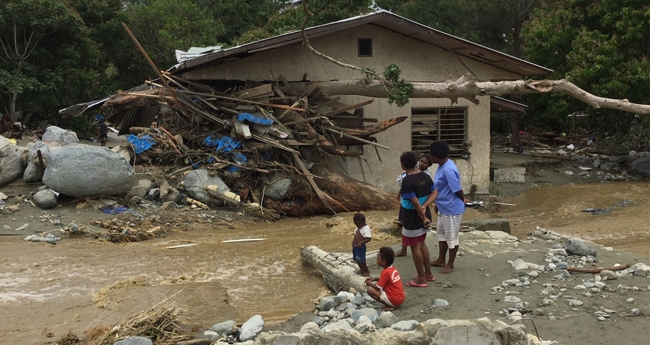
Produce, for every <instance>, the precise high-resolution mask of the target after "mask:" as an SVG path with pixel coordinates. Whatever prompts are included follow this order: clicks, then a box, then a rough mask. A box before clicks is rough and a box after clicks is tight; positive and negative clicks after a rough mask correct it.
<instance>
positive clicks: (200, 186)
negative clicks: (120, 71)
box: [184, 169, 230, 204]
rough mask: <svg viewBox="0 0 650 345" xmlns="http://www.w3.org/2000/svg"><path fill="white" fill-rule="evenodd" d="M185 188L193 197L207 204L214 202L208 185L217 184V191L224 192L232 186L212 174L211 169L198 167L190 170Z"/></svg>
mask: <svg viewBox="0 0 650 345" xmlns="http://www.w3.org/2000/svg"><path fill="white" fill-rule="evenodd" d="M184 184H185V190H186V191H187V194H189V195H190V196H191V197H192V198H194V199H196V200H199V201H201V202H204V203H206V204H209V203H213V202H214V201H213V200H212V198H211V197H210V195H209V194H208V191H207V188H208V186H211V185H214V186H217V187H218V189H217V193H219V194H223V193H224V192H229V191H230V188H229V187H228V185H226V183H225V182H223V180H222V179H221V178H220V177H219V176H217V175H216V174H215V175H214V176H212V175H210V171H208V170H205V169H197V170H192V171H190V173H189V174H187V176H186V177H185V182H184Z"/></svg>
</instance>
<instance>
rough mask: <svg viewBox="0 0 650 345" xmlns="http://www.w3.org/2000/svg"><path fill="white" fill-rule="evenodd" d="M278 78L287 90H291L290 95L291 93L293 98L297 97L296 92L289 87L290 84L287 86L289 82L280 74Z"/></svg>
mask: <svg viewBox="0 0 650 345" xmlns="http://www.w3.org/2000/svg"><path fill="white" fill-rule="evenodd" d="M278 78H279V79H280V80H281V81H282V82H283V83H284V85H286V86H287V87H289V90H291V93H293V94H294V95H295V96H298V92H296V90H295V89H294V88H293V86H291V84H289V81H288V80H287V78H285V77H284V76H283V75H282V74H280V76H279V77H278Z"/></svg>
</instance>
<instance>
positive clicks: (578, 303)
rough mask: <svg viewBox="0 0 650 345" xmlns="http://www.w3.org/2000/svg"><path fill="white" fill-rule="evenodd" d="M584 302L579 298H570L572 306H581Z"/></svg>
mask: <svg viewBox="0 0 650 345" xmlns="http://www.w3.org/2000/svg"><path fill="white" fill-rule="evenodd" d="M583 304H584V303H582V301H579V300H577V299H570V300H569V305H570V306H572V307H579V306H581V305H583Z"/></svg>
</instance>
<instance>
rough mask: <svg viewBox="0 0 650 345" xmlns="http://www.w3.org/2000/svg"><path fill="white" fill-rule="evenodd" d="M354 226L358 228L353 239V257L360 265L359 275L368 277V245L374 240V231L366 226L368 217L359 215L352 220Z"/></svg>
mask: <svg viewBox="0 0 650 345" xmlns="http://www.w3.org/2000/svg"><path fill="white" fill-rule="evenodd" d="M352 220H353V221H354V225H355V226H356V227H357V228H356V229H355V230H354V237H353V238H352V257H353V258H354V261H356V263H357V265H359V270H358V271H357V274H358V275H361V276H364V277H367V276H369V275H370V271H369V270H368V265H366V243H368V242H370V240H371V239H372V230H370V227H369V226H368V225H367V224H366V216H364V215H363V214H361V213H357V214H355V215H354V218H352Z"/></svg>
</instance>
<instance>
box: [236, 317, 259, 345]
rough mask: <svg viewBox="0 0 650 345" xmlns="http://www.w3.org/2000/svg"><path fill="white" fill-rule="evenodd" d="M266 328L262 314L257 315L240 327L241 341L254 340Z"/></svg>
mask: <svg viewBox="0 0 650 345" xmlns="http://www.w3.org/2000/svg"><path fill="white" fill-rule="evenodd" d="M263 328H264V320H263V319H262V316H261V315H255V316H253V317H251V318H250V319H248V321H246V322H244V324H243V325H241V328H240V329H239V341H248V340H254V339H255V337H257V336H258V335H259V334H260V333H262V329H263Z"/></svg>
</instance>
